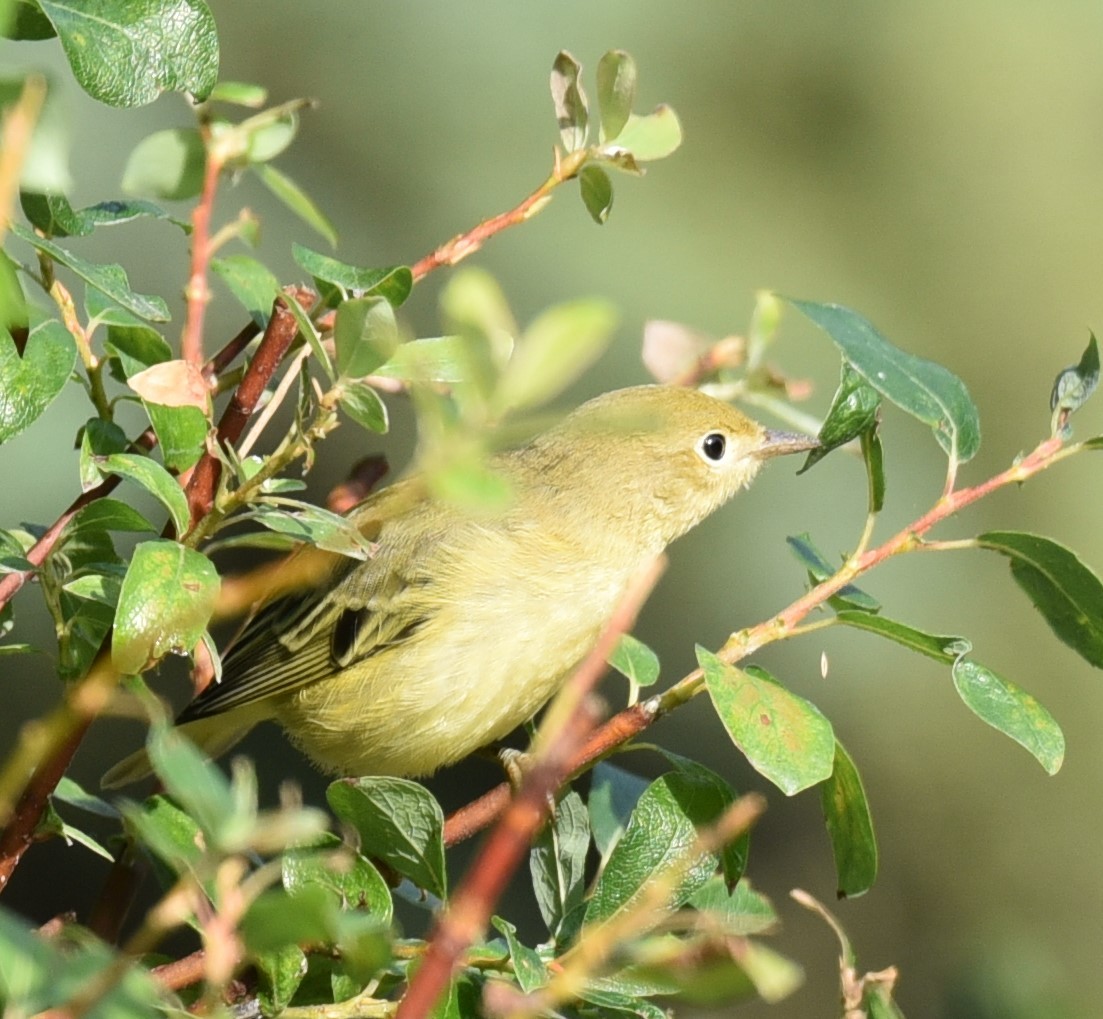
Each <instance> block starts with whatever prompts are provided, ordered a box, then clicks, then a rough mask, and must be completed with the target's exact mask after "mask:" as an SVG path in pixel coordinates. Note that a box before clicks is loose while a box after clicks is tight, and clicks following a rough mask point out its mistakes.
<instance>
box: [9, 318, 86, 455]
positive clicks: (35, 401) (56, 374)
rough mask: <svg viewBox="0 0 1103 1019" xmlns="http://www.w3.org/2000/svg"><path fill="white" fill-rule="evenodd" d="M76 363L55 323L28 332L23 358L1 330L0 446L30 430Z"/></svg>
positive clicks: (70, 339) (66, 334)
mask: <svg viewBox="0 0 1103 1019" xmlns="http://www.w3.org/2000/svg"><path fill="white" fill-rule="evenodd" d="M76 360H77V348H76V344H75V343H73V337H72V336H70V335H69V331H68V330H67V329H66V328H65V327H64V326H63V325H62V324H61V323H60V322H58V321H56V320H54V319H47V320H45V321H43V322H40V323H39V324H38V325H36V326H35V327H34V328H33V329H32V330H31V331H30V334H29V336H28V337H27V344H26V346H25V347H24V349H23V354H22V356H20V354H19V351H18V350H17V349H16V346H15V341H14V340H13V339H12V337H11V335H10V334H9V333H8V331H7V330H6V329H0V442H7V440H8V439H10V438H12V437H13V436H15V435H18V434H19V433H20V432H22V431H23V430H24V429H25V428H27V427H29V426H30V425H31V424H33V423H34V422H35V421H36V420H37V419H38V417H39V416H40V415H41V414H42V412H43V411H44V410H45V409H46V408H47V407H48V406H50V404H51V403H53V401H54V400H55V399H56V398H57V396H58V394H59V393H60V392H61V390H62V389H64V388H65V383H66V382H68V381H69V375H70V373H71V372H72V370H73V366H74V365H75V364H76Z"/></svg>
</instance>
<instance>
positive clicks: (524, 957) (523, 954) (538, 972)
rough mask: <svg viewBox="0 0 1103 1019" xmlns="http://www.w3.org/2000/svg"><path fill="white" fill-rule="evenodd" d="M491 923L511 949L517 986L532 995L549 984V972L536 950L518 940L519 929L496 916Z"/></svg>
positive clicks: (510, 958)
mask: <svg viewBox="0 0 1103 1019" xmlns="http://www.w3.org/2000/svg"><path fill="white" fill-rule="evenodd" d="M490 922H491V923H492V924H493V925H494V927H495V928H496V929H497V930H499V931H500V932H501V933H502V934H503V935H504V937H505V939H506V945H507V946H508V948H509V961H510V962H511V963H512V965H513V975H514V977H516V978H517V986H518V987H520V988H521V990H522V991H523V992H524V993H525V994H531V993H532V992H533V991H535V990H536V989H537V988H538V987H543V986H544V984H546V983H547V982H548V971H547V968H546V967H545V966H544V961H543V960H542V959H541V958H540V956H539V955H538V954H537V953H536V950H535V949H532V948H529V947H528V945H525V944H522V943H521V942H520V941H519V940H518V939H517V928H516V927H515V926H514V925H513V924H511V923H510V922H509V921H508V920H503V919H502V918H501V917H500V916H495V917H492V918H491V921H490Z"/></svg>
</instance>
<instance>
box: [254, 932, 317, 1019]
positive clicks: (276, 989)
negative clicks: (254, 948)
mask: <svg viewBox="0 0 1103 1019" xmlns="http://www.w3.org/2000/svg"><path fill="white" fill-rule="evenodd" d="M253 964H254V965H255V966H256V967H257V978H258V979H257V998H258V1000H259V1002H260V1007H261V1012H262V1014H264V1015H271V1016H275V1015H279V1014H280V1013H281V1012H282V1011H283V1010H284V1009H285V1008H287V1006H288V1005H290V1004H291V999H292V998H293V997H294V996H295V992H296V991H297V990H298V989H299V985H300V984H301V983H302V982H303V977H305V976H306V968H307V966H306V955H305V954H304V953H303V950H302V949H301V948H299V946H298V945H294V944H292V945H283V946H282V947H280V948H273V949H271V950H269V951H267V952H259V953H257V954H256V955H255V956H254V957H253Z"/></svg>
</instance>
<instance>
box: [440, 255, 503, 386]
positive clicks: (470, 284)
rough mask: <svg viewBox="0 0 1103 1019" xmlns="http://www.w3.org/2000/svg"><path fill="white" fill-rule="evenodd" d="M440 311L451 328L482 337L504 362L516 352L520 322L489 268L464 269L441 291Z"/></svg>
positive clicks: (466, 334)
mask: <svg viewBox="0 0 1103 1019" xmlns="http://www.w3.org/2000/svg"><path fill="white" fill-rule="evenodd" d="M440 312H441V317H442V319H443V320H444V322H445V325H446V328H447V329H448V331H449V332H452V333H460V334H462V335H463V336H465V337H468V338H469V337H472V336H479V337H482V338H483V339H484V340H485V341H486V343H487V345H488V346H489V347H490V349H491V350H492V351H493V354H494V361H495V364H497V365H499V366H500V365H503V364H505V362H506V361H508V360H509V355H510V354H511V353H512V352H513V338H514V337H515V336H516V335H517V334H518V329H517V323H516V321H515V320H514V318H513V312H511V311H510V310H509V303H508V302H507V301H506V297H505V294H504V293H503V292H502V287H501V284H499V283H498V281H497V280H496V279H495V278H494V277H493V276H491V275H490V273H488V272H487V271H486V270H485V269H479V268H476V267H473V266H467V267H466V268H463V269H460V270H459V271H458V272H457V273H456V274H455V275H454V276H452V278H451V279H449V280H448V282H447V283H446V284H445V286H444V289H443V290H442V291H441V294H440Z"/></svg>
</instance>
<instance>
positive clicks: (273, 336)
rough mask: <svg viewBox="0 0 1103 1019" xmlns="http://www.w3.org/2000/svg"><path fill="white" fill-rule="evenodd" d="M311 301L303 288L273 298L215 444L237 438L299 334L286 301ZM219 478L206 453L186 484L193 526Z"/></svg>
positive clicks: (218, 469)
mask: <svg viewBox="0 0 1103 1019" xmlns="http://www.w3.org/2000/svg"><path fill="white" fill-rule="evenodd" d="M313 299H314V293H313V291H310V290H308V289H306V288H305V287H288V288H286V290H285V291H284V296H282V297H279V298H277V299H276V303H275V304H274V305H273V307H272V315H271V316H270V317H269V319H268V326H267V328H266V329H265V330H264V336H263V337H262V339H261V341H260V344H259V346H258V347H257V350H256V353H255V354H254V355H253V358H252V360H251V361H250V362H249V367H248V368H247V369H246V371H245V375H244V376H243V377H242V379H241V382H240V384H239V385H238V387H237V389H235V390H234V394H233V396H232V397H230V402H229V403H228V404H227V405H226V409H225V410H224V411H223V412H222V417H221V418H220V419H219V422H218V434H217V439H216V441H217V442H218V444H219V445H221V446H232V445H233V444H234V443H235V442H237V440H238V439H239V438H240V437H241V432H242V430H243V429H244V428H245V424H246V422H247V421H248V420H249V418H250V417H251V416H252V414H253V411H254V410H256V407H257V404H258V403H259V402H260V398H261V397H262V396H263V395H264V390H265V389H266V388H267V386H268V383H269V382H270V381H271V380H272V376H273V375H275V373H276V369H278V368H279V366H280V363H281V362H282V361H283V357H284V354H286V353H287V348H288V347H290V346H291V343H292V341H293V340H294V339H295V336H296V334H297V333H298V331H299V323H298V321H297V319H296V318H295V316H294V315H293V314H292V313H291V311H290V310H289V309H288V307H287V304H286V302H287V301H289V300H291V301H297V302H299V303H300V304H310V303H311V302H312V301H313ZM221 476H222V462H221V461H220V460H219V459H218V457H216V456H215V455H214V454H213V453H211V452H210V451H209V450H208V451H207V452H206V453H204V454H203V456H202V457H201V458H200V460H199V462H198V463H197V464H196V465H195V470H193V471H192V475H191V479H190V480H189V481H188V487H187V496H188V506H189V507H190V509H191V519H192V524H193V525H194V524H195V523H196V521H198V520H200V519H201V518H202V517H204V516H205V515H206V514H207V513H208V512H209V511H210V508H211V506H212V505H213V504H214V496H215V492H216V491H217V489H218V481H219V478H220V477H221Z"/></svg>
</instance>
